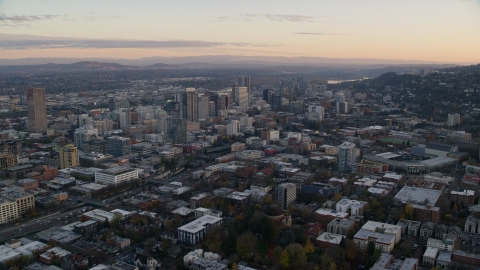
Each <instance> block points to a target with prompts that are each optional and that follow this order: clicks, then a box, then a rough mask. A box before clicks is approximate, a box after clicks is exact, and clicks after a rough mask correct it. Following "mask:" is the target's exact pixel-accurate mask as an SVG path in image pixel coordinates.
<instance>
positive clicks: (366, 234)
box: [353, 229, 395, 253]
mask: <svg viewBox="0 0 480 270" xmlns="http://www.w3.org/2000/svg"><path fill="white" fill-rule="evenodd" d="M353 242H354V243H355V245H356V246H357V247H358V248H360V249H361V250H367V247H368V244H369V243H370V242H373V243H374V244H375V249H380V250H382V252H386V253H390V252H392V250H393V248H394V246H395V235H393V234H385V233H380V232H375V231H370V230H366V229H360V230H359V231H358V232H357V233H356V234H355V236H354V237H353Z"/></svg>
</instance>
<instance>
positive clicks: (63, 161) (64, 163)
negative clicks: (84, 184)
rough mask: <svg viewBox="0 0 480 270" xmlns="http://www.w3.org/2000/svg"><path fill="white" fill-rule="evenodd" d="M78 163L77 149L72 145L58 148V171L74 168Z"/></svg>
mask: <svg viewBox="0 0 480 270" xmlns="http://www.w3.org/2000/svg"><path fill="white" fill-rule="evenodd" d="M78 165H79V162H78V149H77V147H75V146H74V145H73V144H67V145H65V147H62V148H60V169H65V168H71V167H76V166H78Z"/></svg>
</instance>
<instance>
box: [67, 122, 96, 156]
mask: <svg viewBox="0 0 480 270" xmlns="http://www.w3.org/2000/svg"><path fill="white" fill-rule="evenodd" d="M97 137H98V130H97V129H96V128H93V126H92V125H86V126H83V127H81V128H77V129H76V130H75V133H74V134H73V143H74V144H75V146H76V147H77V148H78V149H80V150H82V151H83V142H84V141H89V140H91V139H94V138H97Z"/></svg>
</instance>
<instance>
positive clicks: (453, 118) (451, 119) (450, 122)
mask: <svg viewBox="0 0 480 270" xmlns="http://www.w3.org/2000/svg"><path fill="white" fill-rule="evenodd" d="M456 124H460V114H458V113H452V114H450V113H449V114H448V119H447V126H449V127H453V126H455V125H456Z"/></svg>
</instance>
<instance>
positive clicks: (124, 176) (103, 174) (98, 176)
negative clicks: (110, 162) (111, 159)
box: [95, 167, 138, 186]
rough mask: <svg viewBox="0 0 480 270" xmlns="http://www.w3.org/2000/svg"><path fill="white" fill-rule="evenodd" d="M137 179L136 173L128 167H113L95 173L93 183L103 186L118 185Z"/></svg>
mask: <svg viewBox="0 0 480 270" xmlns="http://www.w3.org/2000/svg"><path fill="white" fill-rule="evenodd" d="M135 179H138V171H137V170H135V169H133V168H128V167H113V168H110V169H106V170H103V171H96V172H95V183H98V184H103V185H109V186H111V185H114V186H115V185H118V184H122V183H126V182H129V181H132V180H135Z"/></svg>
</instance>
